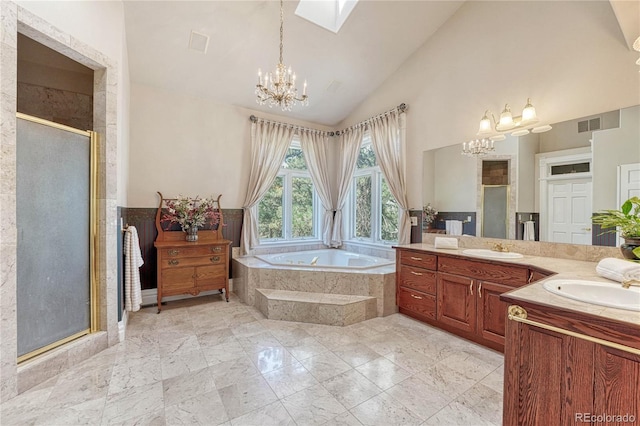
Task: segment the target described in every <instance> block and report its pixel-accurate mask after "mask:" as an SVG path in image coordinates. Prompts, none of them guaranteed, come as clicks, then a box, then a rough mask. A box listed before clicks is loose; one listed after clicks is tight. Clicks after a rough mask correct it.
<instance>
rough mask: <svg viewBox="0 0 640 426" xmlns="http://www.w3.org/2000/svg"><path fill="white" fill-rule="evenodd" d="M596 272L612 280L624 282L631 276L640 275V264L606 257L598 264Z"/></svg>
mask: <svg viewBox="0 0 640 426" xmlns="http://www.w3.org/2000/svg"><path fill="white" fill-rule="evenodd" d="M596 272H597V273H598V274H599V275H600V276H602V277H605V278H608V279H610V280H614V281H618V282H622V281H624V280H626V279H628V277H629V276H632V275H633V276H635V275H640V264H637V263H635V262H631V261H629V260H622V259H616V258H614V257H606V258H604V259H602V260H601V261H600V262H598V265H597V266H596Z"/></svg>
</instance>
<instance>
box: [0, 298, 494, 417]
mask: <svg viewBox="0 0 640 426" xmlns="http://www.w3.org/2000/svg"><path fill="white" fill-rule="evenodd" d="M503 362H504V360H503V357H502V354H500V353H497V352H495V351H492V350H490V349H486V348H484V347H482V346H479V345H477V344H474V343H471V342H467V341H465V340H463V339H460V338H458V337H456V336H454V335H451V334H449V333H447V332H444V331H442V330H439V329H437V328H434V327H431V326H429V325H426V324H423V323H421V322H419V321H416V320H414V319H412V318H409V317H405V316H404V315H401V314H392V315H389V316H387V317H376V318H373V319H370V320H367V321H363V322H361V323H358V324H354V325H350V326H346V327H333V326H327V325H321V324H310V323H300V322H289V321H276V320H268V319H265V318H264V317H263V316H262V315H261V314H259V313H257V312H256V310H255V308H253V307H249V306H246V305H244V304H242V303H241V302H240V301H239V299H238V298H237V297H235V296H232V298H231V301H230V302H229V303H226V302H223V301H221V299H220V297H219V295H214V296H211V297H209V296H205V297H201V298H193V299H189V300H185V301H174V302H170V303H169V304H168V305H167V307H166V308H164V309H163V311H162V314H161V315H157V314H156V308H153V307H152V308H144V309H142V310H140V311H138V312H135V313H131V314H130V315H129V322H128V327H127V330H126V339H125V340H124V341H123V342H122V343H119V344H117V345H114V346H112V347H110V348H108V349H106V350H104V351H102V352H100V353H98V354H96V355H94V356H93V357H91V358H89V359H87V360H85V361H83V362H81V363H79V364H77V365H74V366H72V367H71V368H69V369H68V370H66V371H64V372H62V373H61V374H59V375H58V376H56V377H54V378H52V379H49V380H47V381H46V382H44V383H42V384H40V385H38V386H36V387H34V388H32V389H30V390H28V391H26V392H25V393H23V394H21V395H18V396H17V397H15V398H13V399H11V400H8V401H3V402H2V404H1V405H0V424H1V425H2V426H5V425H8V426H25V425H36V426H40V425H51V426H70V425H74V426H75V425H91V426H94V425H122V426H125V425H127V426H128V425H131V426H134V425H135V426H141V425H145V426H166V425H207V426H209V425H223V426H253V425H256V426H269V425H291V426H294V425H296V426H306V425H315V424H327V425H331V426H339V425H347V426H357V425H363V424H366V425H384V426H387V425H393V424H402V425H411V424H419V423H420V422H423V424H425V425H446V424H455V425H483V424H500V422H501V416H502V392H503V391H502V388H503V382H504V380H503V368H504V367H503ZM347 410H349V411H347Z"/></svg>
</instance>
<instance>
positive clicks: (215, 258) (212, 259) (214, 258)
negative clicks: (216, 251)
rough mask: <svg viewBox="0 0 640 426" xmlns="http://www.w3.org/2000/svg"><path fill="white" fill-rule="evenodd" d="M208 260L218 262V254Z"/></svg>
mask: <svg viewBox="0 0 640 426" xmlns="http://www.w3.org/2000/svg"><path fill="white" fill-rule="evenodd" d="M209 260H210V261H211V263H215V262H220V256H213V257H211V258H210V259H209Z"/></svg>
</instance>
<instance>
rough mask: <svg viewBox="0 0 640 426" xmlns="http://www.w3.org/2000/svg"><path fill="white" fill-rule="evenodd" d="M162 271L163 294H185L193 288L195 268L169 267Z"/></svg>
mask: <svg viewBox="0 0 640 426" xmlns="http://www.w3.org/2000/svg"><path fill="white" fill-rule="evenodd" d="M161 273H162V295H163V296H172V295H176V294H183V293H188V292H191V291H192V290H193V285H194V278H195V268H167V269H163V270H162V272H161Z"/></svg>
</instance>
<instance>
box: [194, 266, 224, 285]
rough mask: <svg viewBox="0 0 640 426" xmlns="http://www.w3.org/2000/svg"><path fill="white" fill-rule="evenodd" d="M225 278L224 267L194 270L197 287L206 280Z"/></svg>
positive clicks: (201, 267) (204, 267)
mask: <svg viewBox="0 0 640 426" xmlns="http://www.w3.org/2000/svg"><path fill="white" fill-rule="evenodd" d="M226 276H227V274H226V271H225V267H224V265H215V266H200V267H198V268H196V280H197V285H201V284H202V283H203V282H205V281H207V280H217V279H219V278H221V279H223V280H224V278H225V277H226Z"/></svg>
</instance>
